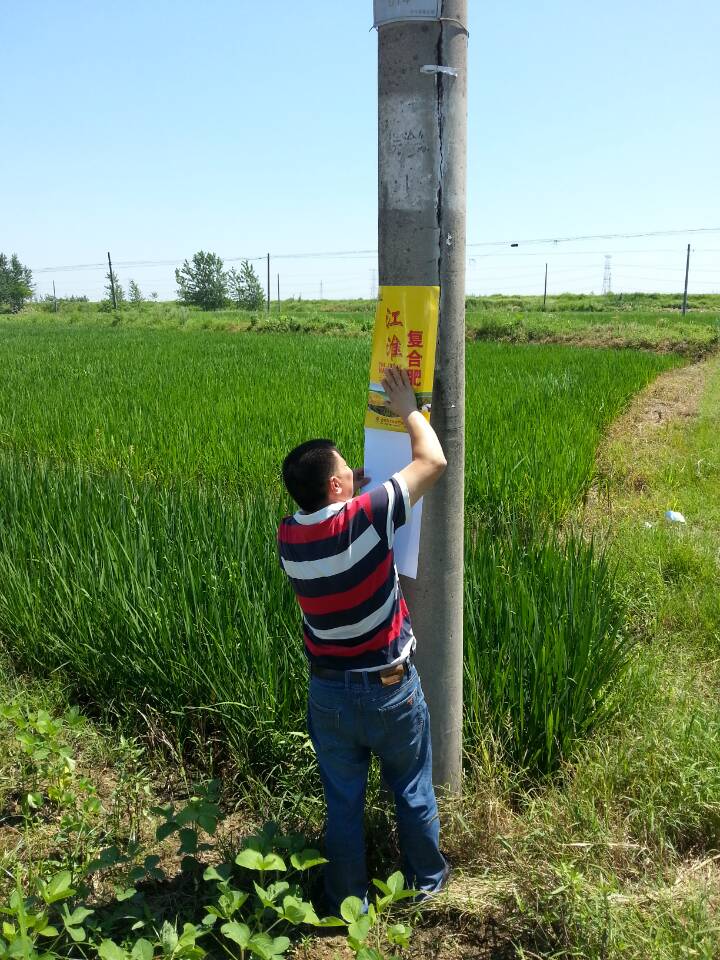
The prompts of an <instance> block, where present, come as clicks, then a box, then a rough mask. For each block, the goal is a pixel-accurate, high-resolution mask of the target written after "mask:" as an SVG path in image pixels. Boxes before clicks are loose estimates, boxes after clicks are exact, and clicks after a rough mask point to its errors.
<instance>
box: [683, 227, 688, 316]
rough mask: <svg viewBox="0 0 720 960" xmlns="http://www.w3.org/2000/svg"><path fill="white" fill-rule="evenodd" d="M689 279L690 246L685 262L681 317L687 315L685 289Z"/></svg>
mask: <svg viewBox="0 0 720 960" xmlns="http://www.w3.org/2000/svg"><path fill="white" fill-rule="evenodd" d="M689 277H690V244H688V249H687V260H686V261H685V293H684V294H683V309H682V315H683V316H685V314H686V313H687V288H688V278H689Z"/></svg>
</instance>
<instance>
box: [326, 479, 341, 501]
mask: <svg viewBox="0 0 720 960" xmlns="http://www.w3.org/2000/svg"><path fill="white" fill-rule="evenodd" d="M328 491H329V493H330V495H331V496H337V495H338V494H340V493H342V483H340V478H339V477H336V476H335V474H333V475H332V476H331V477H330V479H329V480H328Z"/></svg>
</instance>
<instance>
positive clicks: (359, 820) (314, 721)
mask: <svg viewBox="0 0 720 960" xmlns="http://www.w3.org/2000/svg"><path fill="white" fill-rule="evenodd" d="M308 729H309V731H310V738H311V740H312V743H313V746H314V747H315V753H316V754H317V759H318V764H319V766H320V776H321V778H322V783H323V787H324V790H325V802H326V804H327V822H326V829H325V855H326V856H327V858H328V860H329V863H328V864H326V867H325V893H326V896H327V899H328V906H329V907H330V909H331V910H333V911H334V912H336V913H337V912H338V911H339V908H340V904H341V903H342V901H343V900H344V899H345V897H349V896H355V897H359V898H360V899H361V900H364V899H365V897H366V895H367V889H368V880H367V868H366V865H365V831H364V811H365V790H366V786H367V776H368V768H369V765H370V754H371V753H374V754H375V755H376V756H377V757H378V758H379V760H380V764H381V768H382V774H383V779H384V780H385V782H386V783H387V785H388V787H389V788H390V789H391V790H392V792H393V794H394V796H395V815H396V819H397V827H398V836H399V840H400V850H401V853H402V858H403V864H402V866H403V873H404V875H405V880H406V884H407V885H408V886H409V887H412V888H414V889H415V890H425V891H433V890H437V889H439V887H440V886H441V884H442V882H443V880H444V874H445V858H444V857H443V855H442V854H441V853H440V848H439V840H440V823H439V820H438V809H437V803H436V801H435V792H434V790H433V785H432V754H431V748H430V717H429V714H428V708H427V704H426V702H425V697H424V696H423V692H422V687H421V686H420V678H419V676H418V674H417V671H416V670H415V667H413V666H411V667H410V670H409V672H408V673H407V674H406V675H405V676H404V677H403V679H402V680H401V681H400V683H398V684H394V685H392V686H388V687H384V686H382V685H381V684H379V683H371V682H370V681H369V680H368V679H367V674H355V676H354V678H353V679H351V678H350V676H349V675H348V674H346V679H345V681H344V682H343V681H342V680H321V679H319V678H318V677H315V676H311V678H310V696H309V701H308Z"/></svg>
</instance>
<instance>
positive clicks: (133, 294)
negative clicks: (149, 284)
mask: <svg viewBox="0 0 720 960" xmlns="http://www.w3.org/2000/svg"><path fill="white" fill-rule="evenodd" d="M128 297H129V298H130V303H142V302H143V300H144V299H145V297H143V295H142V291H141V290H140V287H139V286H138V285H137V284H136V283H135V281H134V280H131V281H130V282H129V283H128Z"/></svg>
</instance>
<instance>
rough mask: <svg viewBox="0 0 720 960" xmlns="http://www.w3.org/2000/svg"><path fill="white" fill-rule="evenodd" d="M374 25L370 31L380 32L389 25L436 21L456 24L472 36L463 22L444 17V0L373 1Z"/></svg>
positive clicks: (454, 18)
mask: <svg viewBox="0 0 720 960" xmlns="http://www.w3.org/2000/svg"><path fill="white" fill-rule="evenodd" d="M373 13H374V23H373V25H372V27H371V28H370V29H375V30H379V29H380V27H382V26H384V25H385V24H387V23H407V22H410V21H413V20H435V21H440V22H442V23H454V24H455V26H456V27H459V28H460V30H462V31H463V33H465V35H466V36H468V37H469V36H470V31H469V30H468V28H467V27H466V25H465V24H464V23H463V22H462V20H458V19H457V18H456V17H444V16H443V15H442V13H443V0H373Z"/></svg>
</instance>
